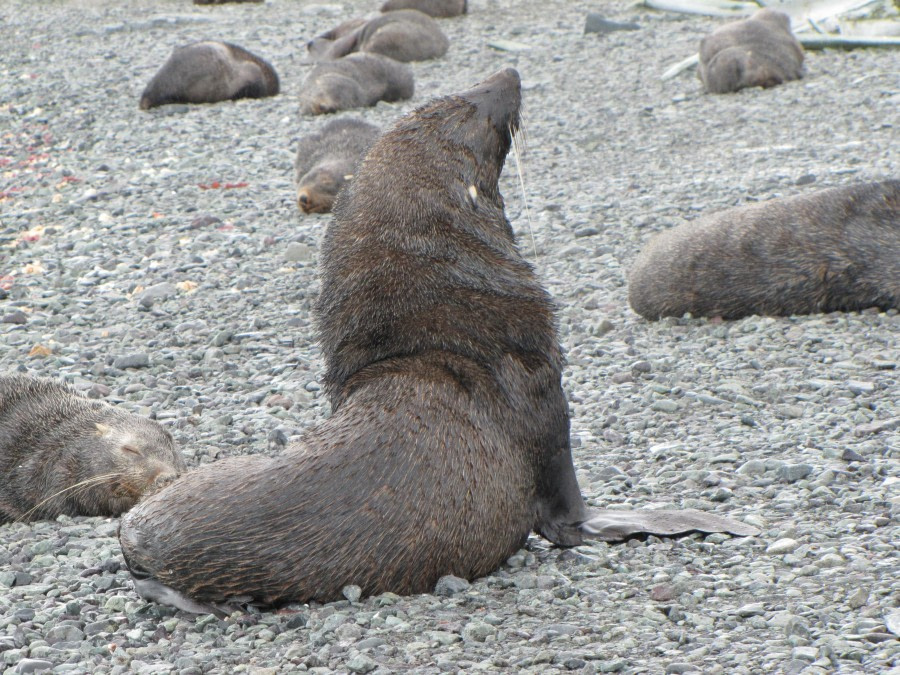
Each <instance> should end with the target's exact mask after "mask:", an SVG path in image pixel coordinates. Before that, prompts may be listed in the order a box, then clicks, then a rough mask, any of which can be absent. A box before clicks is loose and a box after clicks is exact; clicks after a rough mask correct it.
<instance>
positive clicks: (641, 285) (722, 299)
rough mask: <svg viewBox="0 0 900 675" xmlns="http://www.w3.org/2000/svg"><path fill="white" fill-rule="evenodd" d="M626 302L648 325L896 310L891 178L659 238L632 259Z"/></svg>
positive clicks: (899, 246)
mask: <svg viewBox="0 0 900 675" xmlns="http://www.w3.org/2000/svg"><path fill="white" fill-rule="evenodd" d="M628 301H629V303H630V304H631V306H632V308H633V309H634V311H635V312H637V313H638V314H640V315H641V316H643V317H645V318H647V319H651V320H655V319H659V318H661V317H664V316H682V315H683V314H684V313H685V312H690V313H691V314H692V315H694V316H709V317H722V318H724V319H737V318H740V317H742V316H749V315H751V314H760V315H775V316H787V315H790V314H813V313H817V312H837V311H841V312H849V311H855V310H861V309H866V308H868V307H880V308H881V309H890V308H895V309H900V180H888V181H884V182H881V183H864V184H859V185H850V186H847V187H839V188H831V189H828V190H819V191H817V192H814V193H812V194H805V195H799V196H796V197H787V198H783V199H772V200H770V201H767V202H762V203H759V204H752V205H750V206H741V207H738V208H733V209H729V210H727V211H722V212H720V213H714V214H711V215H709V216H704V217H701V218H699V219H697V220H695V221H692V222H689V223H685V224H683V225H679V226H678V227H676V228H673V229H671V230H668V231H666V232H663V233H661V234H658V235H656V236H655V237H654V238H653V239H651V240H650V242H649V243H648V244H647V245H646V246H645V247H644V250H643V251H641V253H640V255H638V257H637V259H636V260H635V263H634V266H633V267H632V269H631V272H630V275H629V284H628Z"/></svg>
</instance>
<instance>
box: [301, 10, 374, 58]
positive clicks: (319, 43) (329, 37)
mask: <svg viewBox="0 0 900 675" xmlns="http://www.w3.org/2000/svg"><path fill="white" fill-rule="evenodd" d="M366 21H368V19H364V18H362V17H356V18H354V19H347V20H346V21H344V22H343V23H341V24H338V25H337V26H335V27H334V28H332V29H331V30H327V31H325V32H324V33H322V34H321V35H317V36H316V37H314V38H313V39H312V40H310V41H309V42H307V43H306V50H307V51H308V52H309V55H310V56H311V57H313V58H314V59H324V58H326V54H327V53H328V50H329V49H330V48H331V45H332V43H334V41H335V40H337V39H338V38H342V37H344V36H345V35H349V34H350V33H352V32H353V31H355V30H356V29H357V28H359V27H360V26H362V25H364V24H365V23H366Z"/></svg>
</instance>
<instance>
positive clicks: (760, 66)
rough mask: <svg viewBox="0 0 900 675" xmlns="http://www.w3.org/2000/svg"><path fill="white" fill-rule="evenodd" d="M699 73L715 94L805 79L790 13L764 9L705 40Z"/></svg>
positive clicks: (799, 47)
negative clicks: (792, 30) (792, 29)
mask: <svg viewBox="0 0 900 675" xmlns="http://www.w3.org/2000/svg"><path fill="white" fill-rule="evenodd" d="M697 72H698V74H699V76H700V79H701V80H702V81H703V86H704V87H706V90H707V91H708V92H711V93H713V94H725V93H728V92H731V91H737V90H738V89H743V88H745V87H774V86H775V85H778V84H782V83H783V82H787V81H789V80H798V79H800V78H801V77H803V47H801V46H800V43H799V42H797V39H796V38H795V37H794V34H793V33H792V32H791V20H790V18H789V17H788V15H787V14H783V13H782V12H778V11H775V10H774V9H768V8H766V9H761V10H759V11H758V12H756V14H754V15H753V16H751V17H750V18H749V19H744V20H743V21H735V22H733V23H729V24H726V25H724V26H722V27H721V28H718V29H717V30H715V31H714V32H713V33H712V34H711V35H708V36H706V37H705V38H703V40H702V41H701V42H700V66H699V69H698V71H697Z"/></svg>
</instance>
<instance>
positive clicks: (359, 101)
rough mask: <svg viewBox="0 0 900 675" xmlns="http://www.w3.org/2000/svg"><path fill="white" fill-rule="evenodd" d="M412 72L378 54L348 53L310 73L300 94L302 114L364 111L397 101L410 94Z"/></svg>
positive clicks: (412, 85)
mask: <svg viewBox="0 0 900 675" xmlns="http://www.w3.org/2000/svg"><path fill="white" fill-rule="evenodd" d="M414 88H415V85H414V83H413V73H412V69H411V68H410V67H409V66H408V65H406V64H405V63H400V62H399V61H395V60H394V59H390V58H388V57H386V56H381V55H380V54H350V55H349V56H345V57H343V58H341V59H337V60H335V61H323V62H322V63H318V64H316V66H315V67H314V68H313V69H312V70H311V71H310V73H309V75H308V76H307V77H306V80H305V81H304V82H303V87H302V90H301V92H300V112H302V113H304V114H306V115H322V114H325V113H333V112H338V111H339V110H350V109H352V108H366V107H370V106H373V105H375V104H376V103H378V101H388V102H392V101H400V100H403V99H407V98H410V97H411V96H412V95H413V90H414Z"/></svg>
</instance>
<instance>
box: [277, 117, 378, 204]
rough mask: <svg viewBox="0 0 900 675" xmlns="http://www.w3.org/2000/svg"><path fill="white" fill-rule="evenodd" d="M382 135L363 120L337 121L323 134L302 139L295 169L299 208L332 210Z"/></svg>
mask: <svg viewBox="0 0 900 675" xmlns="http://www.w3.org/2000/svg"><path fill="white" fill-rule="evenodd" d="M379 133H381V132H380V130H379V129H378V127H376V126H375V125H374V124H369V123H368V122H364V121H362V120H355V119H336V120H332V121H330V122H328V124H326V125H325V126H324V127H322V129H321V130H320V131H318V132H317V133H314V134H310V135H309V136H304V137H303V138H301V139H300V144H299V145H298V146H297V159H296V161H295V162H294V170H295V174H296V177H297V206H299V207H300V210H301V211H303V212H304V213H327V212H329V211H331V207H332V205H333V204H334V198H335V197H336V196H337V193H338V191H339V190H340V189H341V188H342V187H344V186H345V185H346V184H347V181H348V180H350V178H352V176H353V174H354V173H356V167H357V165H358V164H359V163H360V161H361V160H362V158H363V156H364V155H365V154H366V151H368V149H369V147H371V145H372V143H374V142H375V139H376V138H378V134H379Z"/></svg>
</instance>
